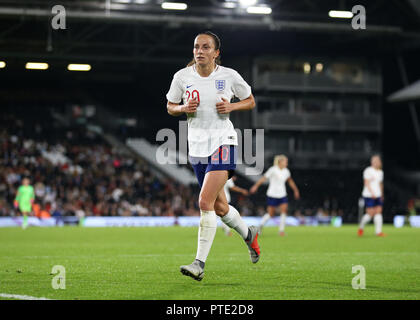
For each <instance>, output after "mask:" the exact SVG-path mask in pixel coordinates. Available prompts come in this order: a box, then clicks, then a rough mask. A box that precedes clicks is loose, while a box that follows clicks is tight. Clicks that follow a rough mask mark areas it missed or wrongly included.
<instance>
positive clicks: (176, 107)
mask: <svg viewBox="0 0 420 320" xmlns="http://www.w3.org/2000/svg"><path fill="white" fill-rule="evenodd" d="M197 107H198V101H197V98H194V99H189V100H188V101H187V103H186V104H178V103H173V102H170V101H168V103H167V105H166V108H167V109H168V113H169V114H170V115H171V116H174V117H178V116H180V115H182V114H183V113H194V112H196V111H197Z"/></svg>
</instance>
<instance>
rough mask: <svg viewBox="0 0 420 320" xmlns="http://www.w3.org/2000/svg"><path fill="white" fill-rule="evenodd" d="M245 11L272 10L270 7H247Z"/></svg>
mask: <svg viewBox="0 0 420 320" xmlns="http://www.w3.org/2000/svg"><path fill="white" fill-rule="evenodd" d="M246 11H247V12H248V13H252V14H271V12H272V10H271V8H270V7H248V8H246Z"/></svg>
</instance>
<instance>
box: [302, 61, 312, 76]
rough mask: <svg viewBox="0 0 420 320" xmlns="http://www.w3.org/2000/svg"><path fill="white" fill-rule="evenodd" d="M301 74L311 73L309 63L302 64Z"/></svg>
mask: <svg viewBox="0 0 420 320" xmlns="http://www.w3.org/2000/svg"><path fill="white" fill-rule="evenodd" d="M303 72H305V73H306V74H308V73H310V72H311V65H310V63H309V62H305V63H304V64H303Z"/></svg>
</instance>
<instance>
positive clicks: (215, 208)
mask: <svg viewBox="0 0 420 320" xmlns="http://www.w3.org/2000/svg"><path fill="white" fill-rule="evenodd" d="M233 96H236V97H237V98H239V100H240V101H239V102H236V103H231V102H230V101H231V99H232V98H233ZM166 98H167V99H168V103H167V109H168V113H169V114H170V115H172V116H180V115H182V114H184V113H186V114H187V121H188V148H189V150H188V154H189V161H190V163H191V164H192V166H193V168H194V172H195V174H196V177H197V179H198V183H199V185H200V187H201V191H200V195H199V207H200V227H199V230H198V248H197V255H196V259H195V261H194V262H193V263H191V264H190V265H184V266H181V272H182V273H183V274H184V275H187V276H190V277H192V278H193V279H195V280H199V281H200V280H202V279H203V277H204V265H205V262H206V259H207V256H208V254H209V252H210V248H211V245H212V243H213V239H214V236H215V234H216V229H217V220H216V215H218V216H220V217H221V219H222V221H223V222H224V223H225V224H227V225H228V226H229V227H230V228H232V229H234V230H235V231H237V232H238V233H239V234H240V235H241V236H242V238H243V239H244V240H245V242H246V244H247V246H248V250H249V253H250V257H251V261H252V262H253V263H256V262H258V260H259V257H260V248H259V246H258V242H257V238H258V228H257V227H255V226H251V227H249V228H248V226H247V225H246V224H245V222H244V221H243V220H242V218H241V216H240V215H239V213H238V211H237V210H236V209H235V208H234V207H233V206H231V205H229V204H228V202H227V200H226V195H225V193H224V191H223V186H224V185H225V184H226V181H227V180H228V178H230V177H231V176H232V174H233V171H234V169H235V168H236V146H237V145H238V142H237V139H238V138H237V134H236V131H235V130H234V127H233V124H232V122H231V121H230V120H229V113H230V112H232V111H239V110H251V109H252V108H254V107H255V101H254V97H253V95H252V93H251V87H250V86H249V85H248V84H247V83H246V82H245V81H244V80H243V78H242V77H241V76H240V75H239V73H237V72H236V71H235V70H233V69H230V68H226V67H222V66H221V65H220V39H219V38H218V37H217V36H216V35H215V34H214V33H212V32H209V31H207V32H204V33H200V34H199V35H197V37H196V38H195V40H194V49H193V60H192V61H191V62H190V63H189V64H188V66H187V67H186V68H184V69H181V70H179V71H178V72H177V73H175V75H174V78H173V80H172V83H171V87H170V89H169V92H168V93H167V95H166ZM181 101H183V102H184V104H180V103H181Z"/></svg>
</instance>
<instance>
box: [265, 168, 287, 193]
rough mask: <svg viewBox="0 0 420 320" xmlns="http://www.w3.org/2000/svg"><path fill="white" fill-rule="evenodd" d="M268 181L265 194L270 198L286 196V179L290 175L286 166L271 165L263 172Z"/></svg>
mask: <svg viewBox="0 0 420 320" xmlns="http://www.w3.org/2000/svg"><path fill="white" fill-rule="evenodd" d="M264 177H266V178H267V179H268V181H269V183H270V184H269V185H268V189H267V196H269V197H271V198H278V199H280V198H284V197H286V196H287V190H286V181H287V179H289V178H290V177H291V174H290V171H289V169H288V168H283V169H280V168H279V166H272V167H270V169H268V170H267V172H266V173H265V174H264Z"/></svg>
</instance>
